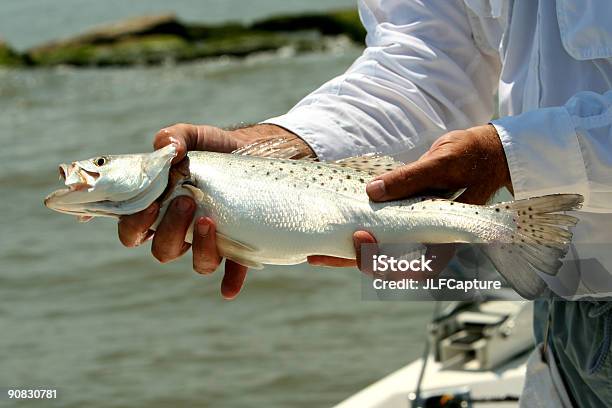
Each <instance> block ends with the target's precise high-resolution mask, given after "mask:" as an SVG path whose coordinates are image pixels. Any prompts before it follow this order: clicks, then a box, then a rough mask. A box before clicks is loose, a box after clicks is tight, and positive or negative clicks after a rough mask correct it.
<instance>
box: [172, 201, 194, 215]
mask: <svg viewBox="0 0 612 408" xmlns="http://www.w3.org/2000/svg"><path fill="white" fill-rule="evenodd" d="M174 207H175V208H176V209H177V210H178V211H179V212H181V213H188V212H189V211H191V201H190V200H188V199H186V198H179V199H178V200H176V201H175V204H174Z"/></svg>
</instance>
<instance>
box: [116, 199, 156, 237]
mask: <svg viewBox="0 0 612 408" xmlns="http://www.w3.org/2000/svg"><path fill="white" fill-rule="evenodd" d="M158 214H159V205H158V204H157V203H153V204H151V205H150V206H149V207H148V208H146V209H144V210H142V211H140V212H138V213H136V214H132V215H125V216H122V217H121V218H119V226H118V229H117V231H118V233H119V240H120V241H121V243H122V244H123V245H125V246H126V247H128V248H132V247H135V246H138V245H140V244H142V243H143V242H145V241H146V240H147V239H148V238H150V235H151V233H150V232H149V228H150V227H151V225H153V223H154V222H155V220H156V219H157V215H158Z"/></svg>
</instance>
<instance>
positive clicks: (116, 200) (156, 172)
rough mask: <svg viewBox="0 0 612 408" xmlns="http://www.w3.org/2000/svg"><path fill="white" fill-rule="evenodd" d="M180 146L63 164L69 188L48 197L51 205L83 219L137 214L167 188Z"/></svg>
mask: <svg viewBox="0 0 612 408" xmlns="http://www.w3.org/2000/svg"><path fill="white" fill-rule="evenodd" d="M175 156H176V148H175V147H174V146H173V145H168V146H166V147H164V148H162V149H159V150H157V151H155V152H153V153H143V154H127V155H108V156H98V157H94V158H91V159H87V160H80V161H76V162H73V163H71V164H61V165H60V166H59V175H60V180H62V181H64V184H65V186H66V187H67V188H64V189H61V190H57V191H55V192H53V193H51V194H50V195H48V196H47V197H46V198H45V206H47V207H48V208H50V209H52V210H55V211H59V212H63V213H67V214H74V215H77V216H79V217H81V219H88V218H89V217H95V216H120V215H124V214H133V213H135V212H138V211H141V210H143V209H145V208H146V207H148V206H149V205H150V204H151V203H153V201H155V199H157V198H158V197H159V196H160V195H161V194H162V193H163V191H164V189H165V188H166V185H167V183H168V173H169V169H170V166H171V162H172V159H173V158H174V157H175Z"/></svg>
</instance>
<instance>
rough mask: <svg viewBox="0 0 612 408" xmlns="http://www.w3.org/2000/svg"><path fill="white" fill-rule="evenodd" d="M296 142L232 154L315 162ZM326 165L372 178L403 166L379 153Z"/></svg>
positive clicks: (268, 142) (257, 145)
mask: <svg viewBox="0 0 612 408" xmlns="http://www.w3.org/2000/svg"><path fill="white" fill-rule="evenodd" d="M298 140H300V139H299V138H298V137H297V136H293V137H277V138H272V139H263V140H258V141H256V142H253V143H251V144H248V145H246V146H244V147H241V148H240V149H236V150H234V151H233V152H232V154H237V155H240V156H257V157H267V158H270V159H294V160H316V157H315V155H314V154H313V153H312V151H310V149H306V148H305V147H304V145H303V143H297V142H296V141H298ZM326 163H328V164H334V165H337V166H340V167H349V168H351V169H355V170H359V171H363V172H366V173H369V174H370V175H372V176H378V175H380V174H383V173H386V172H388V171H391V170H393V169H396V168H398V167H400V166H403V165H404V163H402V162H400V161H397V160H395V159H394V158H393V157H390V156H384V155H381V154H379V153H368V154H364V155H362V156H353V157H347V158H345V159H340V160H335V161H329V162H326Z"/></svg>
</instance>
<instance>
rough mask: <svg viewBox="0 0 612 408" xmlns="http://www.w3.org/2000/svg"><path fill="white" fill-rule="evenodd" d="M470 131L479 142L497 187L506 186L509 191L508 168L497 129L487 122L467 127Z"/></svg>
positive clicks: (510, 184)
mask: <svg viewBox="0 0 612 408" xmlns="http://www.w3.org/2000/svg"><path fill="white" fill-rule="evenodd" d="M468 131H469V132H470V133H472V134H473V135H474V136H475V137H476V138H477V140H478V141H479V144H481V146H482V150H483V154H482V158H483V159H484V160H486V162H487V163H486V166H487V167H489V168H490V170H491V176H492V177H493V180H495V183H496V184H497V185H498V187H499V188H501V187H506V188H507V189H508V190H510V192H512V191H513V189H512V181H511V178H510V170H509V168H508V162H507V160H506V153H505V151H504V147H503V145H502V143H501V140H500V138H499V135H498V134H497V129H495V126H493V125H492V124H490V123H488V124H486V125H482V126H476V127H473V128H470V129H468Z"/></svg>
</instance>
